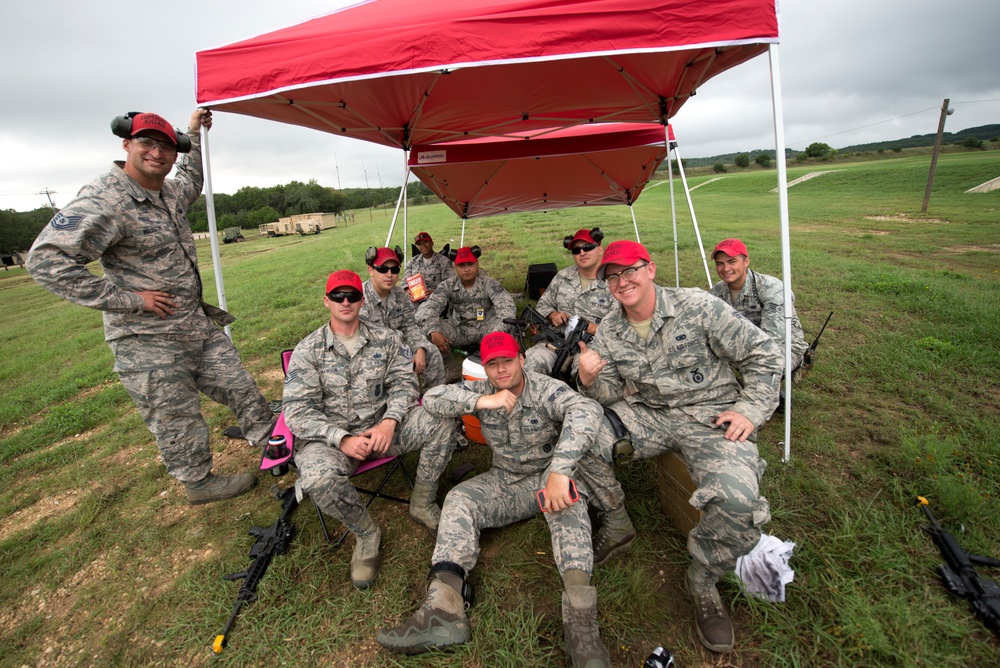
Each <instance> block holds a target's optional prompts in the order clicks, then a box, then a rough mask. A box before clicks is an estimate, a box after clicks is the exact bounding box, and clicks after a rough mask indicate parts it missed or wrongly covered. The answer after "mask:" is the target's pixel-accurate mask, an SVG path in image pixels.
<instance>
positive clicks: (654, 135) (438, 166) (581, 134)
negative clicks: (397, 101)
mask: <svg viewBox="0 0 1000 668" xmlns="http://www.w3.org/2000/svg"><path fill="white" fill-rule="evenodd" d="M666 154H667V148H666V141H665V136H664V131H663V127H662V126H658V125H636V124H604V125H590V126H580V127H575V128H568V129H562V130H556V131H553V132H545V133H540V134H537V135H529V136H525V137H523V138H517V139H515V138H497V139H490V140H482V139H473V140H468V141H464V142H455V143H441V144H427V145H424V144H420V145H416V146H414V147H413V149H412V150H411V151H410V157H409V165H410V169H411V171H412V172H413V173H414V174H415V175H416V176H417V177H418V178H419V179H420V180H421V181H423V182H424V183H425V184H427V186H428V187H429V188H430V189H431V190H432V191H433V192H434V194H436V195H437V196H438V197H439V198H441V200H442V201H443V202H444V203H445V204H447V205H448V206H449V207H450V208H451V209H452V210H453V211H455V213H457V214H458V215H459V216H461V217H463V218H478V217H481V216H492V215H496V214H501V213H513V212H516V211H540V210H552V209H561V208H566V207H574V206H599V205H608V204H626V205H627V204H632V203H633V202H634V201H635V200H636V198H638V197H639V193H641V192H642V189H643V188H644V187H645V185H646V182H647V181H648V180H649V178H650V177H651V176H652V175H653V172H655V171H656V168H657V167H659V165H660V163H661V162H662V161H663V159H664V158H665V157H666Z"/></svg>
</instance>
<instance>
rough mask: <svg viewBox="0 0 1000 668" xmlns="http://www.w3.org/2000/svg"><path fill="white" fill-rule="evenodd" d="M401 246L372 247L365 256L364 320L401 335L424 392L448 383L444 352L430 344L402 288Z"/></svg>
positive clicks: (362, 316) (362, 312) (362, 315)
mask: <svg viewBox="0 0 1000 668" xmlns="http://www.w3.org/2000/svg"><path fill="white" fill-rule="evenodd" d="M402 259H403V258H402V253H401V251H400V250H399V246H396V249H395V250H393V249H392V248H369V249H368V253H366V255H365V263H366V264H367V265H368V280H367V281H365V283H364V294H365V300H364V306H362V307H361V319H362V320H364V321H365V322H369V323H371V324H373V325H379V326H381V327H388V328H389V329H391V330H394V331H396V332H399V333H400V335H401V336H402V337H403V341H404V342H405V344H406V345H405V347H404V354H406V355H408V356H409V357H410V358H411V360H412V362H413V370H414V371H415V372H416V374H417V376H418V377H419V378H420V380H421V382H422V389H423V391H425V392H426V391H427V390H428V389H430V388H432V387H434V386H435V385H441V384H442V383H444V381H445V376H444V360H443V359H442V357H441V351H439V350H438V349H437V346H435V345H434V344H433V343H431V342H430V341H429V340H428V339H427V336H426V335H425V334H424V332H423V330H422V329H420V327H419V326H418V325H417V318H416V311H417V309H416V307H415V306H414V305H413V302H411V301H410V298H409V297H407V296H406V293H405V292H403V288H401V287H399V285H397V283H398V282H399V270H400V268H401V267H400V262H401V261H402Z"/></svg>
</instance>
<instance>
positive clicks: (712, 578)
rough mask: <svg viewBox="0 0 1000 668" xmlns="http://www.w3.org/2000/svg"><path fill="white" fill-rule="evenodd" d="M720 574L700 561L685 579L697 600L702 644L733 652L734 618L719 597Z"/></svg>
mask: <svg viewBox="0 0 1000 668" xmlns="http://www.w3.org/2000/svg"><path fill="white" fill-rule="evenodd" d="M718 580H719V578H718V576H717V575H713V574H712V572H711V571H709V570H708V569H707V568H705V567H704V566H702V565H701V564H699V563H698V562H697V561H693V562H691V566H690V567H688V571H687V575H686V576H685V581H686V584H687V589H688V592H690V594H691V598H693V599H694V612H695V621H696V624H695V626H696V627H697V629H698V638H699V639H701V644H702V645H704V646H705V647H707V648H708V649H710V650H712V651H713V652H731V651H733V644H734V642H735V640H734V634H733V621H732V620H731V619H730V618H729V613H728V612H727V611H726V607H725V606H724V605H723V604H722V599H721V598H720V597H719V590H718V589H716V587H715V583H716V582H718Z"/></svg>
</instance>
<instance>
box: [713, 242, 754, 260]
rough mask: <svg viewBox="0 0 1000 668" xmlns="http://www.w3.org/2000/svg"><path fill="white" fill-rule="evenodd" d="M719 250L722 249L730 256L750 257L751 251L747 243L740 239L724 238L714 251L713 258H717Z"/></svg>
mask: <svg viewBox="0 0 1000 668" xmlns="http://www.w3.org/2000/svg"><path fill="white" fill-rule="evenodd" d="M719 251H722V252H723V253H725V254H726V255H728V256H729V257H736V256H737V255H746V256H747V257H750V253H748V252H747V245H746V244H745V243H743V242H742V241H740V240H739V239H723V240H722V241H720V242H719V243H717V244H716V245H715V250H714V251H712V259H715V254H716V253H718V252H719Z"/></svg>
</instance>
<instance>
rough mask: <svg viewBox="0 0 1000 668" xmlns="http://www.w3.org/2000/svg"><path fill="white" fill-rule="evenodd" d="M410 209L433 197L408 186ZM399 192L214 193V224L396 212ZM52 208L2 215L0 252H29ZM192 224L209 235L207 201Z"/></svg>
mask: <svg viewBox="0 0 1000 668" xmlns="http://www.w3.org/2000/svg"><path fill="white" fill-rule="evenodd" d="M407 196H408V199H409V201H410V203H411V204H423V203H425V202H427V201H428V199H430V198H431V197H433V193H432V192H431V190H430V188H428V187H427V186H425V185H424V184H423V183H421V182H419V181H418V182H416V183H411V184H409V186H407ZM398 197H399V188H396V187H389V188H345V189H343V190H337V189H335V188H327V187H325V186H322V185H320V184H319V183H317V182H316V180H315V179H312V180H310V181H309V182H308V183H302V182H300V181H292V182H291V183H287V184H285V185H276V186H270V187H268V188H256V187H252V186H245V187H243V188H240V189H239V190H237V191H236V192H235V193H233V194H232V195H228V194H226V193H214V196H213V199H214V200H215V218H216V226H217V227H218V229H220V230H221V229H224V228H226V227H242V228H244V229H248V230H255V229H257V228H258V227H259V226H260V225H263V224H264V223H273V222H275V221H276V220H278V219H279V218H282V217H285V216H291V215H294V214H297V213H319V212H322V213H343V212H344V211H351V210H355V209H367V208H369V207H383V206H394V205H395V204H396V200H397V198H398ZM52 215H53V212H52V209H50V208H49V207H40V208H38V209H35V210H34V211H14V210H13V209H0V252H3V253H13V252H17V251H25V250H27V249H28V248H30V247H31V244H32V242H33V241H34V240H35V237H37V236H38V233H39V232H41V230H42V228H43V227H45V225H46V224H47V223H48V222H49V220H50V219H51V218H52ZM188 221H189V222H190V224H191V229H192V230H193V231H195V232H207V231H208V208H207V206H206V203H205V196H204V195H201V196H200V197H199V198H198V201H196V202H195V203H194V205H192V206H191V208H190V210H188Z"/></svg>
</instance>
